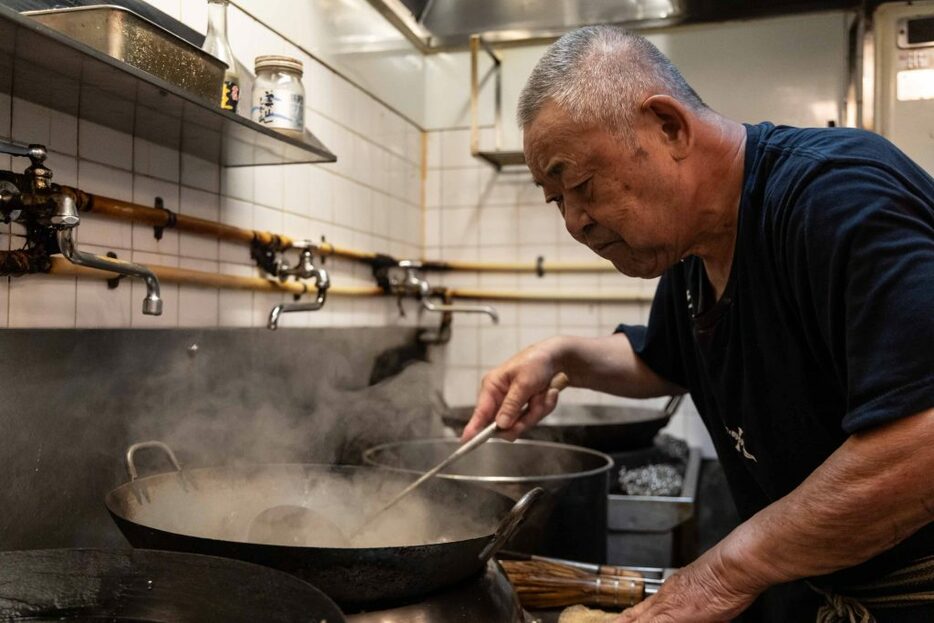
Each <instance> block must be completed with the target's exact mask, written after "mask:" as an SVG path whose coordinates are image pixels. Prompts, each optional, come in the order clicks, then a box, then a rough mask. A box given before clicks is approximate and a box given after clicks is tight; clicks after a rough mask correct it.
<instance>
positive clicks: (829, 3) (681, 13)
mask: <svg viewBox="0 0 934 623" xmlns="http://www.w3.org/2000/svg"><path fill="white" fill-rule="evenodd" d="M369 2H370V4H371V5H373V6H374V7H375V8H376V9H377V10H378V11H380V13H382V14H383V15H384V16H385V17H386V18H387V19H388V20H389V21H390V22H392V23H393V25H395V26H396V27H397V28H398V29H399V30H400V31H402V32H403V33H404V34H405V35H406V36H407V37H408V38H409V39H410V40H411V41H412V42H413V43H414V44H415V45H416V46H417V47H418V48H419V49H420V50H422V51H423V52H435V51H439V50H442V49H452V48H466V47H467V45H468V42H469V40H470V35H472V34H482V35H483V39H484V41H487V42H489V43H494V44H495V43H506V42H518V41H529V40H535V39H550V38H555V37H558V36H560V35H561V34H563V33H564V32H567V31H568V30H571V29H573V28H577V27H579V26H586V25H589V24H622V25H625V26H628V27H630V28H634V29H648V28H657V27H661V26H671V25H674V24H682V23H697V22H709V21H727V20H732V19H745V18H753V17H764V16H769V15H784V14H790V13H799V12H804V11H820V10H836V9H852V8H856V7H859V6H860V4H861V2H860V0H369Z"/></svg>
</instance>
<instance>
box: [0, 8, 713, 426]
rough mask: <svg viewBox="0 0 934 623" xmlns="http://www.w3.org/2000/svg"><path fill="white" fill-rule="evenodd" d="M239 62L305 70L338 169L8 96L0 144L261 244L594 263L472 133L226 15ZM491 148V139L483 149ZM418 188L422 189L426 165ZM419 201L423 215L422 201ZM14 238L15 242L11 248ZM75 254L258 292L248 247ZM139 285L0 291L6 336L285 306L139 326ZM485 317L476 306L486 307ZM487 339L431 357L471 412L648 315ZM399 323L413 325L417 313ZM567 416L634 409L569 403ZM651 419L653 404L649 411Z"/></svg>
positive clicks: (561, 322)
mask: <svg viewBox="0 0 934 623" xmlns="http://www.w3.org/2000/svg"><path fill="white" fill-rule="evenodd" d="M153 4H156V5H157V6H158V7H159V8H161V9H162V10H164V11H166V12H168V13H170V14H172V15H174V16H175V17H177V18H179V19H182V20H183V21H185V22H186V23H188V24H189V25H190V26H192V27H193V28H196V29H199V30H202V31H203V29H204V17H205V15H206V14H203V13H202V12H201V11H200V10H199V11H193V10H192V8H191V6H189V4H191V5H194V4H197V5H199V6H200V5H201V2H200V1H199V2H197V3H188V2H177V1H176V0H171V1H167V2H153ZM230 12H231V13H230V29H231V33H230V38H231V42H232V44H233V46H234V52H235V54H236V55H237V56H238V57H239V58H240V60H241V61H244V62H246V64H250V63H249V61H250V60H251V59H252V58H253V56H255V54H258V53H264V52H266V53H285V54H289V55H292V56H296V57H298V58H300V59H302V61H303V63H304V66H305V77H304V84H305V87H306V93H307V100H306V123H307V125H308V127H309V128H310V129H311V130H312V131H313V132H314V133H315V134H316V135H317V136H318V137H319V138H320V139H321V140H322V141H323V142H324V144H325V145H327V146H328V147H329V148H330V149H331V150H332V151H333V152H334V153H336V154H337V156H338V162H337V163H335V164H326V165H286V166H264V167H244V168H223V167H218V166H217V165H214V164H211V163H208V162H204V161H201V160H198V159H197V158H194V157H191V156H188V155H186V154H179V153H178V152H175V151H173V150H170V149H166V148H164V147H161V146H158V145H155V144H152V143H149V142H147V141H144V140H142V139H140V138H138V137H133V136H131V135H128V134H122V133H120V132H116V131H114V130H110V129H108V128H104V127H101V126H99V125H96V124H94V123H90V122H88V121H85V120H82V119H77V118H75V117H71V116H68V115H65V114H62V113H59V112H56V111H53V110H49V109H45V108H42V107H39V106H36V105H34V104H32V103H30V102H27V101H24V100H22V99H20V98H18V97H16V94H15V93H14V94H13V97H9V96H7V95H3V94H0V137H3V138H12V139H13V140H15V141H20V142H27V143H42V144H45V145H47V146H48V147H49V149H50V150H51V153H50V156H49V159H48V165H49V166H50V168H51V169H52V170H53V171H54V174H55V178H54V179H55V181H56V182H59V183H61V184H67V185H76V186H78V187H80V188H82V189H84V190H86V191H88V192H91V193H96V194H100V195H105V196H109V197H113V198H116V199H121V200H126V201H132V202H135V203H140V204H144V205H153V203H154V201H155V199H156V197H160V198H161V199H162V201H163V202H164V205H165V207H166V208H168V209H170V210H174V211H178V212H179V213H181V214H185V215H191V216H196V217H200V218H205V219H210V220H215V219H216V220H219V221H220V222H223V223H227V224H230V225H235V226H239V227H246V228H255V229H265V230H270V231H273V232H276V233H283V234H286V235H288V236H290V237H293V238H296V239H304V238H307V239H312V240H319V239H320V238H321V237H322V236H325V237H326V238H327V240H328V241H330V242H333V243H335V244H337V245H341V246H348V247H353V248H358V249H363V250H371V251H378V252H383V253H389V254H392V255H394V256H396V257H400V258H403V257H407V258H408V257H411V258H414V257H420V256H424V257H428V258H431V259H438V258H440V259H446V260H488V261H533V260H534V259H535V258H536V257H538V256H544V257H545V258H546V259H547V260H549V261H593V260H595V259H596V258H595V257H594V256H593V255H592V254H591V253H590V251H589V250H587V249H586V248H584V247H582V246H580V245H579V244H578V243H576V242H575V241H573V240H572V239H571V238H570V236H569V235H568V234H567V232H566V231H565V230H564V227H563V223H562V221H561V219H560V218H559V216H558V214H557V212H556V211H555V210H554V209H553V208H552V207H550V206H546V205H545V204H544V202H543V200H542V196H541V192H540V191H539V190H538V189H537V188H535V186H534V185H533V184H532V182H531V178H530V176H529V174H528V173H527V172H524V173H511V172H503V173H496V172H495V171H494V170H493V169H492V168H491V167H489V166H488V165H486V164H484V163H481V162H480V161H478V160H475V159H474V158H473V157H472V156H471V155H470V148H469V132H468V131H467V130H465V129H450V130H443V131H431V132H428V133H425V134H424V140H425V146H424V151H423V144H422V141H423V133H422V132H421V131H420V129H419V128H418V127H416V126H415V125H413V124H412V123H410V122H409V121H407V120H406V119H404V118H403V117H401V116H399V115H397V114H396V113H395V112H394V111H392V110H391V109H389V108H387V107H386V106H384V105H382V104H381V103H380V102H379V101H377V100H376V99H374V98H373V97H371V96H370V95H369V94H367V93H365V92H364V91H362V90H361V89H359V88H357V87H356V86H354V85H353V84H352V83H351V82H349V81H347V80H345V79H344V78H342V77H341V76H339V75H337V74H335V73H333V72H332V71H331V70H329V69H328V68H327V67H325V66H323V65H321V64H320V63H318V62H317V61H315V60H314V59H313V58H311V57H309V56H308V55H306V54H304V53H303V52H302V51H301V50H299V49H297V48H295V47H294V46H293V45H292V44H291V43H290V42H288V41H287V40H285V39H283V38H281V37H279V36H278V35H277V34H276V33H275V32H273V31H272V30H270V29H268V28H266V27H264V26H263V25H261V24H259V23H258V22H255V21H253V20H252V19H251V18H250V17H249V16H248V15H246V14H244V13H242V12H240V11H239V10H238V9H237V8H236V7H235V6H231V7H230ZM486 138H488V137H486ZM423 154H424V157H426V158H427V162H426V163H425V164H426V166H427V176H426V177H425V179H424V180H422V179H421V167H422V157H423ZM11 164H12V168H15V169H16V170H22V169H23V168H24V166H25V165H24V163H23V162H22V161H14V162H12V163H11V162H10V159H9V158H6V157H0V168H4V169H7V168H11ZM423 195H424V206H423V205H422V196H423ZM22 233H23V232H22V230H21V229H19V228H17V227H16V226H13V227H12V231H11V228H10V227H8V226H4V227H3V229H0V248H3V249H9V248H18V247H19V246H21V244H22V242H23V238H22V237H21V234H22ZM10 234H12V235H10ZM78 242H79V248H81V249H83V250H87V251H91V252H95V253H100V254H104V253H106V252H108V251H113V252H115V253H117V254H118V256H119V257H121V258H125V259H129V260H132V261H136V262H142V263H151V264H158V265H163V266H174V267H180V268H187V269H194V270H202V271H208V272H215V271H219V272H222V273H227V274H232V275H243V276H253V275H256V274H257V269H256V268H255V266H254V265H253V263H252V261H251V259H250V256H249V249H248V248H247V247H246V246H245V245H239V244H233V243H229V242H218V241H216V240H214V239H211V238H206V237H203V236H196V235H192V234H188V233H184V232H177V231H172V230H167V231H165V233H164V235H163V237H162V239H161V240H156V239H155V237H154V236H153V231H152V228H151V227H147V226H143V225H137V224H130V223H128V222H123V221H115V220H110V219H106V218H102V217H98V216H94V215H83V216H82V222H81V225H80V226H79V229H78ZM326 266H327V268H328V270H329V272H330V273H331V275H332V282H333V283H334V284H336V285H371V284H372V283H373V281H372V278H371V276H370V270H369V268H368V267H366V266H364V265H361V264H354V263H351V262H347V261H342V260H337V259H333V258H331V259H328V261H327V264H326ZM429 278H430V279H431V282H432V284H433V285H449V286H455V287H471V288H483V289H496V290H524V289H528V290H554V291H585V292H598V293H599V292H610V291H620V290H627V291H633V290H636V291H641V292H643V293H645V294H647V295H650V294H651V293H652V292H653V291H654V288H655V283H654V282H652V281H643V280H637V279H630V278H627V277H625V276H622V275H619V274H616V273H601V274H562V275H553V274H550V275H545V276H544V277H541V278H539V277H537V276H535V275H530V274H514V273H502V274H493V273H481V274H477V273H448V274H445V275H443V276H442V275H441V274H430V275H429ZM143 295H144V288H143V284H142V283H141V282H139V281H137V280H132V279H128V280H123V281H122V282H121V285H120V286H119V287H118V288H116V289H108V287H107V284H106V283H105V282H104V281H102V280H101V281H98V280H88V279H75V278H62V277H48V276H28V277H21V278H12V279H11V278H2V279H0V327H10V328H19V327H66V328H67V327H74V328H101V327H114V328H119V327H251V326H252V327H260V326H264V325H265V323H266V319H267V316H268V313H269V310H270V308H271V307H272V306H273V305H275V304H276V303H278V302H280V301H282V300H284V299H286V298H288V297H286V296H283V295H271V294H265V293H254V292H248V291H236V290H216V289H208V288H199V287H193V286H179V285H174V284H169V283H163V284H162V295H163V298H164V300H165V304H164V311H163V315H162V316H159V317H151V316H143V315H142V314H141V313H140V307H141V302H142V298H143ZM478 303H481V302H478ZM486 303H489V304H492V305H494V306H495V307H496V308H497V310H498V312H499V314H500V318H501V322H500V324H499V325H496V326H493V325H491V324H490V321H489V319H488V318H486V317H485V316H479V315H458V316H457V317H456V319H455V321H454V331H453V336H452V339H451V342H450V344H448V345H447V346H446V347H444V348H443V349H440V350H438V351H436V352H434V353H433V356H434V357H435V358H436V359H437V360H438V361H439V362H442V363H443V365H444V366H445V396H446V399H447V401H448V402H449V403H450V404H453V405H460V404H470V403H472V402H473V400H474V398H475V395H476V391H477V387H478V385H479V382H480V378H481V376H482V374H483V373H484V372H485V371H486V370H488V369H490V368H491V367H493V366H495V365H497V364H499V363H500V362H502V361H503V360H505V359H507V358H508V357H510V356H512V355H513V354H515V353H516V352H517V351H519V350H520V349H521V348H523V347H525V346H528V345H530V344H532V343H534V342H537V341H540V340H543V339H545V338H547V337H550V336H553V335H557V334H567V335H581V336H598V335H605V334H608V333H610V332H611V331H612V330H613V328H614V327H615V326H616V325H617V324H618V323H620V322H644V321H645V320H646V316H647V313H648V304H646V303H636V304H631V303H600V304H596V303H594V304H588V303H554V302H543V303H524V302H523V303H504V302H498V301H495V302H489V301H488V302H486ZM407 309H409V310H414V303H411V304H408V303H407ZM416 320H417V314H415V313H409V314H407V316H406V317H405V318H401V317H400V315H399V312H398V308H397V305H396V301H395V300H394V299H391V298H347V297H340V296H331V297H329V300H328V302H327V305H326V306H325V308H324V309H323V310H321V311H318V312H312V313H296V314H286V315H284V316H283V317H282V322H281V324H282V326H285V327H288V326H325V327H327V326H382V325H391V324H409V325H410V324H413V323H414V322H416ZM562 401H565V402H586V403H597V404H618V403H625V402H627V401H626V400H625V399H620V398H616V397H611V396H605V395H600V394H596V393H592V392H588V391H585V390H577V389H570V390H566V391H565V392H564V393H563V395H562ZM658 403H659V404H661V401H658ZM686 412H687V413H691V411H690V409H688V410H685V409H684V408H682V411H681V414H679V416H677V417H676V419H675V421H674V422H673V424H672V426H671V427H670V428H669V430H671V431H672V432H674V433H675V434H678V435H679V436H682V437H686V438H688V439H691V440H693V441H694V442H695V443H703V438H704V435H703V434H702V429H701V427H700V425H699V421H698V418H697V417H696V414H695V415H684V414H685V413H686Z"/></svg>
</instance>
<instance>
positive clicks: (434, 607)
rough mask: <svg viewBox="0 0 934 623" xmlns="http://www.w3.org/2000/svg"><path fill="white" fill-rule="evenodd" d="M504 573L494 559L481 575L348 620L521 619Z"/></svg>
mask: <svg viewBox="0 0 934 623" xmlns="http://www.w3.org/2000/svg"><path fill="white" fill-rule="evenodd" d="M526 620H527V619H526V614H525V613H524V612H523V611H522V606H520V605H519V598H518V597H517V596H516V593H515V591H514V590H513V588H512V585H511V584H510V583H509V580H507V579H506V574H505V573H503V570H502V569H501V568H500V566H499V565H497V564H496V563H494V562H490V563H488V564H487V567H486V571H485V572H484V574H483V575H481V576H479V577H477V578H473V579H470V580H467V581H465V582H462V583H460V584H458V585H456V586H453V587H451V588H448V589H445V590H443V591H440V592H438V593H435V594H433V595H430V596H428V597H425V598H423V599H422V600H420V601H417V602H414V603H410V604H407V605H403V606H398V607H395V608H390V609H387V610H372V611H368V612H358V613H355V614H347V622H348V623H425V621H431V622H432V623H477V622H478V621H483V623H524V621H526Z"/></svg>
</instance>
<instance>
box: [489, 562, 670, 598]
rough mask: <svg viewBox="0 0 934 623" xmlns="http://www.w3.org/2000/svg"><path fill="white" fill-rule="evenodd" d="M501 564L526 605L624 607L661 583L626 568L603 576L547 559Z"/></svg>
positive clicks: (643, 596)
mask: <svg viewBox="0 0 934 623" xmlns="http://www.w3.org/2000/svg"><path fill="white" fill-rule="evenodd" d="M500 564H501V565H502V566H503V569H504V570H505V571H506V575H507V577H508V578H509V581H510V582H511V583H512V585H513V587H514V588H515V589H516V594H517V595H518V596H519V601H520V602H521V603H522V605H523V607H526V608H558V607H562V606H570V605H574V604H584V605H590V606H613V607H617V608H624V607H628V606H632V605H635V604H637V603H639V602H640V601H642V600H643V599H644V598H645V595H646V593H647V592H649V593H651V592H654V590H652V589H655V588H656V587H657V585H658V584H660V583H661V581H660V580H652V579H648V578H645V577H643V576H642V574H640V573H638V572H635V571H630V570H626V569H620V571H621V572H622V573H623V574H624V575H599V574H594V573H590V572H588V571H585V570H583V569H578V568H575V567H573V566H570V565H566V564H561V563H554V562H547V561H521V560H503V561H500ZM647 585H650V589H649V590H648V591H647V590H646V587H647Z"/></svg>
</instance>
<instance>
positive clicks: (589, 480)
mask: <svg viewBox="0 0 934 623" xmlns="http://www.w3.org/2000/svg"><path fill="white" fill-rule="evenodd" d="M458 445H459V442H458V441H457V440H456V439H420V440H415V441H403V442H396V443H388V444H383V445H380V446H376V447H374V448H370V449H369V450H367V451H366V452H365V453H364V455H363V458H364V461H365V462H366V463H368V464H370V465H376V466H379V467H384V468H387V469H392V470H397V471H403V472H408V473H424V472H425V471H428V470H429V469H431V468H432V467H434V466H435V465H437V464H438V463H440V462H441V461H442V460H443V459H445V458H447V456H449V455H450V454H451V452H453V451H454V450H455V449H456V448H457V447H458ZM612 467H613V459H612V458H610V457H609V456H607V455H606V454H603V453H602V452H597V451H595V450H589V449H587V448H580V447H577V446H569V445H566V444H560V443H550V442H544V441H528V440H520V441H516V442H513V443H510V442H508V441H503V440H499V439H493V440H491V441H488V442H487V443H486V444H484V445H483V446H481V447H480V448H477V449H476V450H474V451H473V452H472V453H471V454H470V455H468V456H466V457H464V458H463V459H461V460H460V461H458V462H457V463H455V464H454V465H452V466H451V467H449V468H448V469H447V470H445V471H444V472H443V473H441V474H439V475H438V478H447V479H451V480H462V481H468V482H473V483H477V484H480V485H483V486H485V487H488V488H490V489H493V490H494V491H498V492H500V493H503V494H505V495H508V496H509V497H511V498H513V499H518V498H519V497H521V496H522V495H523V494H525V493H526V492H527V491H529V490H531V489H533V488H535V487H542V488H543V489H545V491H546V492H547V495H546V496H545V497H544V498H543V499H542V500H541V501H540V502H539V503H538V505H537V508H535V509H533V511H532V513H531V516H530V517H529V518H528V519H527V520H526V522H525V524H524V525H523V527H522V528H521V529H520V531H519V534H518V535H517V536H516V537H515V538H514V539H513V541H511V543H510V545H508V546H507V547H510V548H512V549H517V550H520V551H525V552H529V553H535V554H544V555H548V556H555V557H559V558H570V559H574V560H585V561H589V562H605V559H606V529H607V490H608V483H609V472H610V470H611V469H612Z"/></svg>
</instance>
